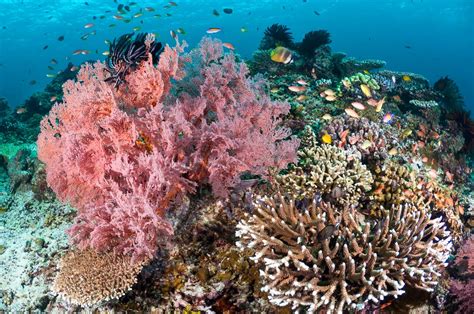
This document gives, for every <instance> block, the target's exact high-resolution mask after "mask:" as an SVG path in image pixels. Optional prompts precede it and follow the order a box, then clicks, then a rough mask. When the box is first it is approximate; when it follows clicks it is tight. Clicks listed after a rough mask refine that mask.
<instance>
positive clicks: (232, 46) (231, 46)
mask: <svg viewBox="0 0 474 314" xmlns="http://www.w3.org/2000/svg"><path fill="white" fill-rule="evenodd" d="M222 46H224V47H225V48H227V49H230V50H234V49H235V47H234V45H232V44H231V43H223V44H222Z"/></svg>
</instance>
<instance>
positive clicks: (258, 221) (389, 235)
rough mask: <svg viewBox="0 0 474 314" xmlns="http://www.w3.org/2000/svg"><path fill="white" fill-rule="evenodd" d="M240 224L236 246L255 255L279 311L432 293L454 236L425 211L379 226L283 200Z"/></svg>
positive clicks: (344, 211) (395, 216)
mask: <svg viewBox="0 0 474 314" xmlns="http://www.w3.org/2000/svg"><path fill="white" fill-rule="evenodd" d="M254 203H255V206H256V210H255V212H254V214H253V215H247V217H246V218H244V219H243V220H242V221H240V222H239V224H238V225H237V231H236V236H237V237H239V238H240V239H239V242H237V245H238V246H239V247H240V248H242V249H246V248H250V249H253V250H254V252H255V254H254V256H253V258H252V259H253V260H255V261H258V262H261V264H262V267H261V271H260V276H261V278H262V280H263V281H264V284H265V286H264V287H263V290H264V291H265V292H267V293H268V294H269V300H270V302H272V303H273V304H276V305H279V306H286V305H292V307H293V309H297V308H300V307H305V308H306V310H307V311H309V312H316V311H317V310H319V309H325V310H327V311H328V312H330V313H331V312H338V313H342V311H344V310H348V309H349V308H358V309H362V308H363V307H364V306H365V305H367V304H368V303H369V302H373V303H378V302H380V301H383V300H384V299H385V298H386V297H389V296H393V297H397V296H399V295H401V294H403V293H404V287H405V285H410V286H413V287H416V288H418V289H422V290H426V291H432V290H433V288H434V287H435V286H436V284H437V280H438V278H439V277H440V276H441V274H440V271H441V269H442V268H443V267H444V266H445V262H446V260H447V258H448V257H449V253H450V251H451V246H452V244H451V239H450V235H449V232H448V231H446V230H445V227H444V226H443V225H444V223H442V222H441V219H440V218H437V219H432V218H431V217H430V215H429V214H428V213H427V210H426V209H425V208H416V207H414V206H412V205H408V204H407V205H399V206H395V205H393V206H392V207H391V208H390V209H386V210H384V214H383V218H382V219H381V220H378V221H377V220H376V221H370V220H367V218H366V217H364V216H362V215H361V214H359V213H358V212H357V211H356V210H355V209H353V208H350V207H347V206H346V207H344V208H341V209H338V208H334V207H332V206H331V205H330V204H327V203H324V202H318V201H317V200H313V202H312V203H311V204H310V205H308V206H306V207H303V208H299V207H298V206H297V205H296V201H295V200H294V199H292V198H290V199H289V200H288V199H285V198H284V197H283V196H281V195H279V194H277V195H275V196H273V197H260V196H257V197H256V198H255V201H254Z"/></svg>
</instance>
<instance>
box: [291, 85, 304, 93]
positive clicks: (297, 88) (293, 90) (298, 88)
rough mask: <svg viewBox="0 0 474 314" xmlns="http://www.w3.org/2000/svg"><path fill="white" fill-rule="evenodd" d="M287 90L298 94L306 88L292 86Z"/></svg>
mask: <svg viewBox="0 0 474 314" xmlns="http://www.w3.org/2000/svg"><path fill="white" fill-rule="evenodd" d="M288 89H289V90H290V91H292V92H295V93H300V92H304V91H305V90H306V87H304V86H296V85H293V86H288Z"/></svg>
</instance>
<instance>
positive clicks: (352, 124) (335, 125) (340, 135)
mask: <svg viewBox="0 0 474 314" xmlns="http://www.w3.org/2000/svg"><path fill="white" fill-rule="evenodd" d="M323 133H327V134H329V135H330V136H331V138H332V141H333V144H334V145H336V146H338V147H342V148H344V149H346V150H350V149H353V150H356V151H358V152H359V153H360V154H361V156H362V161H363V162H364V163H369V162H371V161H378V160H383V159H386V158H387V157H388V156H389V155H388V151H389V150H390V149H391V148H392V147H395V146H396V145H397V142H398V139H397V138H396V137H395V136H394V135H393V133H390V132H386V131H385V130H384V129H382V128H381V126H380V124H378V123H375V122H372V121H370V120H369V119H367V118H360V119H354V118H351V117H349V116H347V115H344V116H341V117H337V118H335V119H333V120H332V121H331V122H330V123H329V124H328V125H327V126H326V127H325V128H323V130H322V131H321V134H323ZM366 141H369V142H370V145H369V146H366V144H365V143H364V142H366Z"/></svg>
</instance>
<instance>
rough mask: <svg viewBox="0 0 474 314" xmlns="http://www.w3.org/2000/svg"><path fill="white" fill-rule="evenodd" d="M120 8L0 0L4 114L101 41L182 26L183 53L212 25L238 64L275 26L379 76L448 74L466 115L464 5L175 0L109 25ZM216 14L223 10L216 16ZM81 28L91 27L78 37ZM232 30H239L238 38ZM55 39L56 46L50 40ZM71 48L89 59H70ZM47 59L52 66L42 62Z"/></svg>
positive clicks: (455, 1) (471, 44)
mask: <svg viewBox="0 0 474 314" xmlns="http://www.w3.org/2000/svg"><path fill="white" fill-rule="evenodd" d="M130 2H132V1H113V0H88V1H83V0H80V1H77V0H47V1H43V0H35V1H31V0H21V1H20V0H0V96H2V97H6V98H7V99H8V101H9V104H10V106H12V107H15V106H18V105H19V104H21V103H22V101H24V100H25V99H26V98H27V97H28V96H30V95H31V94H32V93H33V92H35V91H40V90H42V89H43V88H44V86H45V85H46V84H47V83H48V82H49V80H50V78H47V77H46V74H48V73H50V74H52V73H55V72H57V71H59V70H62V69H64V68H65V66H66V65H67V63H68V62H73V63H74V64H79V63H80V62H82V61H84V60H96V59H104V58H105V57H104V56H103V55H102V54H101V53H102V52H104V51H106V50H107V45H106V44H105V43H104V40H113V38H114V37H118V36H120V35H121V34H123V33H127V32H131V31H132V29H133V28H134V27H140V28H141V30H140V31H141V32H154V33H156V34H158V39H159V40H160V41H164V42H171V40H172V39H171V37H170V35H169V31H170V30H176V29H178V28H182V29H183V30H184V32H185V34H180V35H179V36H180V38H182V39H184V40H186V41H187V42H188V43H189V44H190V46H191V47H193V46H194V45H195V44H196V43H197V42H198V41H199V40H200V39H201V37H202V36H203V35H205V31H206V29H208V28H209V27H219V28H222V31H221V32H220V33H218V34H215V35H213V36H216V37H218V38H220V39H222V40H223V41H225V42H230V43H232V44H233V45H234V46H235V47H236V52H237V53H239V54H241V55H242V56H243V57H244V58H248V57H250V56H251V55H252V52H253V51H254V50H255V49H256V48H257V47H258V43H259V41H260V39H261V37H262V34H263V31H264V30H265V28H266V27H267V26H269V25H271V24H273V23H281V24H285V25H287V26H288V27H289V28H290V29H291V30H292V32H293V36H294V37H295V40H297V41H298V40H300V39H301V38H302V37H303V35H304V34H305V33H306V32H308V31H310V30H315V29H327V30H328V31H329V32H330V33H331V36H332V44H331V46H332V48H333V51H343V52H346V53H347V54H348V55H349V56H353V57H356V58H362V59H367V58H375V59H382V60H385V61H387V66H386V68H388V69H391V70H398V71H409V72H415V73H419V74H422V75H424V76H425V77H427V78H428V79H429V80H430V81H431V82H432V83H433V82H435V81H436V80H437V79H438V78H440V77H441V76H446V75H448V76H449V77H450V78H452V79H454V80H455V81H456V83H457V84H458V85H459V87H460V89H461V92H462V94H463V95H464V98H465V102H466V106H467V107H468V109H469V110H472V109H474V59H473V57H472V56H473V52H474V1H472V0H449V1H448V0H386V1H379V0H289V1H265V0H260V1H242V0H241V1H230V0H229V1H200V0H192V1H189V0H177V1H175V3H176V4H177V6H173V5H169V1H135V2H137V4H136V5H132V6H130V8H131V12H132V13H135V12H139V8H145V7H150V8H153V11H152V10H151V9H150V10H149V11H147V10H143V16H140V17H138V18H134V19H133V20H132V21H131V22H130V23H124V22H123V21H120V20H115V19H114V18H113V15H114V14H116V10H117V6H118V4H120V3H122V4H124V5H127V4H130ZM165 6H168V7H165ZM223 8H231V9H232V10H233V12H232V13H231V14H226V13H224V12H223ZM213 10H216V11H217V12H218V13H219V16H216V15H214V14H213ZM157 14H159V15H160V17H157V16H155V15H157ZM94 17H95V19H94ZM87 23H93V24H94V26H93V27H91V28H87V29H86V28H84V25H85V24H87ZM110 24H116V26H114V27H111V26H110ZM242 27H245V28H246V30H248V31H246V32H241V28H242ZM93 31H94V33H95V34H91V35H89V36H87V39H86V40H82V39H81V37H82V36H84V35H86V34H88V33H91V32H93ZM60 36H64V40H62V41H60V40H58V39H59V37H60ZM76 49H87V50H90V51H91V52H92V53H91V54H90V55H85V56H84V55H72V52H73V51H74V50H76ZM96 50H97V54H96V53H95V52H96ZM53 58H54V59H55V60H57V61H58V64H51V62H52V59H53ZM53 63H54V61H53ZM48 66H50V67H53V68H54V70H51V68H50V69H48ZM34 81H36V82H34Z"/></svg>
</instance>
